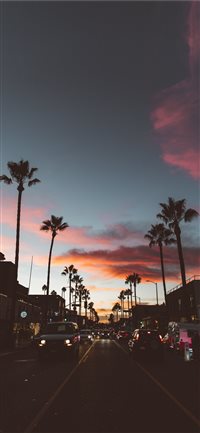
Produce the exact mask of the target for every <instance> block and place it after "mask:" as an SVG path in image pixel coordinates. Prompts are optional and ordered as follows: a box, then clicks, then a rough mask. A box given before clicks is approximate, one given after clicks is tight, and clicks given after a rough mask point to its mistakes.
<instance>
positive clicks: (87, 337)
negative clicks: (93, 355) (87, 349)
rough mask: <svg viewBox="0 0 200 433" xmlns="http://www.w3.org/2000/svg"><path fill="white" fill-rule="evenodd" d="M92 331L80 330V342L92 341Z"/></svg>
mask: <svg viewBox="0 0 200 433" xmlns="http://www.w3.org/2000/svg"><path fill="white" fill-rule="evenodd" d="M93 341H94V333H93V332H92V331H91V330H90V329H81V330H80V343H93Z"/></svg>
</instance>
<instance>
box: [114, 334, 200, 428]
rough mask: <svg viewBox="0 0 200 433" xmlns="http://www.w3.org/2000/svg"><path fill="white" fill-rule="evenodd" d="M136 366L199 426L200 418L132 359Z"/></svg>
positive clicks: (118, 345) (117, 344)
mask: <svg viewBox="0 0 200 433" xmlns="http://www.w3.org/2000/svg"><path fill="white" fill-rule="evenodd" d="M114 343H115V344H116V346H117V347H119V348H120V349H121V350H123V352H125V353H126V355H128V353H127V351H126V350H125V349H124V348H123V347H122V346H120V344H119V343H117V342H116V341H114ZM134 362H135V363H136V364H137V366H138V367H139V368H140V369H141V370H142V371H143V372H144V373H146V375H147V376H148V377H149V378H150V379H151V380H152V381H153V382H154V383H155V384H156V385H157V386H158V387H159V388H160V389H162V391H163V392H164V393H165V394H166V395H167V396H168V397H169V398H170V399H171V400H172V401H173V402H174V403H175V404H176V405H177V406H178V407H179V408H180V409H181V410H182V411H183V412H184V413H185V414H186V415H187V416H188V418H190V419H191V420H192V421H193V422H194V423H195V424H196V425H197V426H198V427H200V420H199V419H198V418H196V416H195V415H193V413H192V412H190V410H188V409H187V408H186V407H185V406H183V404H182V403H180V401H178V400H177V399H176V397H174V396H173V394H171V392H169V391H168V390H167V389H166V388H165V387H164V386H163V385H162V384H161V383H160V382H159V381H158V380H157V379H156V378H155V377H154V376H153V375H152V374H151V373H149V371H148V370H146V368H144V367H143V366H142V365H141V364H139V363H138V362H137V361H134Z"/></svg>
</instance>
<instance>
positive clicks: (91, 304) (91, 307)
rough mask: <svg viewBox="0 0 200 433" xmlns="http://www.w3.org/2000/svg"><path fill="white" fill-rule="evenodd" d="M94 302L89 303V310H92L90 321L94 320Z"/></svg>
mask: <svg viewBox="0 0 200 433" xmlns="http://www.w3.org/2000/svg"><path fill="white" fill-rule="evenodd" d="M93 306H94V302H89V304H88V310H90V320H92V311H93Z"/></svg>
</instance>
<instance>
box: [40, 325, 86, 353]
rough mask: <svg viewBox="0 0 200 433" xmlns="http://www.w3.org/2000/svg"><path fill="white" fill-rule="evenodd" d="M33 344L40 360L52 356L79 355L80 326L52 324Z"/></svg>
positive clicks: (47, 326)
mask: <svg viewBox="0 0 200 433" xmlns="http://www.w3.org/2000/svg"><path fill="white" fill-rule="evenodd" d="M33 343H34V346H35V348H36V350H37V352H38V357H39V359H40V360H44V359H47V357H49V356H50V355H52V356H53V355H54V356H56V357H58V356H59V355H67V356H69V355H70V354H71V355H74V356H75V355H78V353H79V344H80V333H79V328H78V325H77V323H74V322H50V323H48V324H47V325H46V327H45V328H44V329H43V330H41V332H40V333H39V334H37V335H36V336H35V337H34V340H33Z"/></svg>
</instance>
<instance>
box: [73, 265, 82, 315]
mask: <svg viewBox="0 0 200 433" xmlns="http://www.w3.org/2000/svg"><path fill="white" fill-rule="evenodd" d="M72 281H73V282H74V283H75V291H74V310H75V311H76V299H77V297H78V285H79V284H81V283H82V282H83V278H82V277H80V275H78V274H76V275H74V276H73V279H72Z"/></svg>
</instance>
